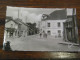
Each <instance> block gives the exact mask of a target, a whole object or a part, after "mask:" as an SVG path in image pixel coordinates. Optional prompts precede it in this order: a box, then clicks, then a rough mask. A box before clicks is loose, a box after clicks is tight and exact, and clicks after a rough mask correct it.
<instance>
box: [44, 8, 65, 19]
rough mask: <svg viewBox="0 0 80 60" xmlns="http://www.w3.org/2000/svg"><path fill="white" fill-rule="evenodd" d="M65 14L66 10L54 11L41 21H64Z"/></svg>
mask: <svg viewBox="0 0 80 60" xmlns="http://www.w3.org/2000/svg"><path fill="white" fill-rule="evenodd" d="M66 18H67V13H66V10H65V9H64V10H56V11H54V12H52V13H51V14H49V16H48V17H47V18H46V19H43V20H60V19H66Z"/></svg>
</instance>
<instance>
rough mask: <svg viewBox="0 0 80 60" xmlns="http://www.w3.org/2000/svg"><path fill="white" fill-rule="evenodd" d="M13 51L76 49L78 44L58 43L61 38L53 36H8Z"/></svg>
mask: <svg viewBox="0 0 80 60" xmlns="http://www.w3.org/2000/svg"><path fill="white" fill-rule="evenodd" d="M7 40H8V41H10V42H11V43H10V45H11V48H12V50H13V51H77V50H79V47H78V46H72V47H68V45H62V44H59V42H63V40H62V39H61V38H54V37H53V36H48V37H47V38H43V37H41V38H40V36H39V35H38V34H37V35H30V36H27V37H20V38H17V37H14V38H8V39H7Z"/></svg>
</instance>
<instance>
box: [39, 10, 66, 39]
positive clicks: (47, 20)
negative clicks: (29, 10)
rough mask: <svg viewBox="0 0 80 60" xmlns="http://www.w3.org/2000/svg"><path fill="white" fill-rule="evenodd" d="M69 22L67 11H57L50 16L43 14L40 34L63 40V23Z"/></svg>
mask: <svg viewBox="0 0 80 60" xmlns="http://www.w3.org/2000/svg"><path fill="white" fill-rule="evenodd" d="M66 20H67V14H66V10H65V9H63V10H56V11H54V12H52V13H50V14H49V15H47V14H43V15H42V20H41V22H40V28H39V29H40V32H43V31H44V32H45V33H47V34H48V35H51V36H54V37H61V38H63V23H64V22H65V21H66Z"/></svg>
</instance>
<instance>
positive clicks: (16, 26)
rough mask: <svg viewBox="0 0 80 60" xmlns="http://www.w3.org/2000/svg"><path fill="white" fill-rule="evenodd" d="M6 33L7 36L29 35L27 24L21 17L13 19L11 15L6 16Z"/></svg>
mask: <svg viewBox="0 0 80 60" xmlns="http://www.w3.org/2000/svg"><path fill="white" fill-rule="evenodd" d="M5 33H6V36H7V37H12V36H17V37H20V36H27V25H26V24H25V23H23V22H22V21H21V20H20V19H16V20H13V18H11V17H6V21H5Z"/></svg>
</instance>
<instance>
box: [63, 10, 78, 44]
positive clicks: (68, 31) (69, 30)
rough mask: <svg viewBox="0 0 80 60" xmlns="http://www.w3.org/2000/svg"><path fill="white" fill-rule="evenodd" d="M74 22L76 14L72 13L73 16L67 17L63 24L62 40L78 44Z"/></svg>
mask: <svg viewBox="0 0 80 60" xmlns="http://www.w3.org/2000/svg"><path fill="white" fill-rule="evenodd" d="M76 20H77V19H76V14H75V11H73V15H69V16H67V21H65V22H64V40H65V41H67V42H74V43H79V40H78V28H77V23H76Z"/></svg>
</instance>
